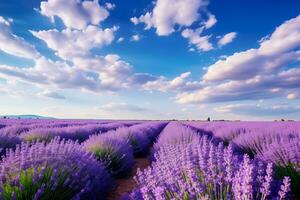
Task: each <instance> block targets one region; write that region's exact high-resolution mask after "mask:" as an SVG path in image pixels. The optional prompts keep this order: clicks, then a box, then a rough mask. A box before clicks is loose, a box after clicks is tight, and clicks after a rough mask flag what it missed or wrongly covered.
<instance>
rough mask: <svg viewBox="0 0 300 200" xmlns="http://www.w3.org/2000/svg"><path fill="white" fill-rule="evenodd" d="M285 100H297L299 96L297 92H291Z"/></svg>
mask: <svg viewBox="0 0 300 200" xmlns="http://www.w3.org/2000/svg"><path fill="white" fill-rule="evenodd" d="M286 98H287V99H290V100H293V99H298V98H300V95H299V93H297V92H293V93H289V94H288V95H287V96H286Z"/></svg>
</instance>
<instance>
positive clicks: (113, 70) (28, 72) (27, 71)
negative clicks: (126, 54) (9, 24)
mask: <svg viewBox="0 0 300 200" xmlns="http://www.w3.org/2000/svg"><path fill="white" fill-rule="evenodd" d="M131 74H132V67H131V65H130V64H128V63H126V62H124V61H122V60H120V58H119V57H118V56H117V55H106V56H105V57H100V56H98V57H96V58H90V59H88V58H76V60H74V64H69V63H67V62H61V61H56V62H54V61H51V60H48V59H46V58H44V57H42V58H39V59H37V60H36V63H35V65H34V66H33V67H31V68H18V67H12V66H5V65H0V77H2V78H4V79H7V80H12V79H15V80H18V81H25V82H29V83H33V84H35V85H37V86H38V87H42V88H48V87H55V88H58V89H70V88H72V89H83V90H89V91H94V92H99V91H102V90H106V91H115V90H118V89H120V88H126V87H127V82H126V79H127V78H128V76H131Z"/></svg>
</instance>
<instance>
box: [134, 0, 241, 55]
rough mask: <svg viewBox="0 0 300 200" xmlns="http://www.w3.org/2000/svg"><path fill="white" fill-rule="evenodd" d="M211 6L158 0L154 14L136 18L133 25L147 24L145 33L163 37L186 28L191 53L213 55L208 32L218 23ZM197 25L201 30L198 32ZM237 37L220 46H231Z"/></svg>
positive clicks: (202, 1) (199, 0) (200, 0)
mask: <svg viewBox="0 0 300 200" xmlns="http://www.w3.org/2000/svg"><path fill="white" fill-rule="evenodd" d="M208 3H209V1H208V0H157V1H155V3H154V8H153V10H152V11H150V12H146V13H145V14H144V15H141V16H139V17H136V16H135V17H132V18H130V21H131V22H132V23H133V24H134V25H138V24H140V23H143V24H145V30H148V29H151V28H155V29H156V34H157V35H159V36H167V35H170V34H171V33H173V32H175V31H177V30H181V28H184V31H182V32H181V35H182V37H184V38H186V39H187V40H188V41H189V45H190V47H189V51H195V49H197V50H198V51H210V50H212V49H214V48H213V44H212V43H211V42H210V41H209V40H210V38H211V35H206V34H205V33H204V31H205V30H207V29H210V28H212V27H213V26H214V25H215V24H216V23H217V21H218V20H217V18H216V16H215V15H213V14H212V13H210V12H209V11H208V9H207V5H208ZM193 24H198V25H200V27H199V28H197V29H194V28H193V27H192V25H193ZM235 36H236V33H235V32H232V33H229V34H226V35H225V36H224V38H222V39H221V40H220V44H219V45H221V46H224V45H226V44H228V43H230V42H231V41H232V40H233V39H234V38H235Z"/></svg>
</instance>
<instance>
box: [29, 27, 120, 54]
mask: <svg viewBox="0 0 300 200" xmlns="http://www.w3.org/2000/svg"><path fill="white" fill-rule="evenodd" d="M117 30H118V27H112V28H106V29H101V28H99V27H97V26H93V25H89V26H87V27H86V28H85V29H83V30H71V29H65V30H62V31H61V32H60V31H58V30H56V29H52V30H47V31H31V32H32V34H33V35H34V36H35V37H37V38H39V39H41V40H43V41H45V42H46V44H47V46H48V47H49V48H51V49H53V50H54V51H56V54H57V55H58V56H59V57H61V58H63V59H71V58H73V57H78V56H86V55H88V54H89V51H90V50H91V49H93V48H101V47H103V46H105V45H109V44H111V43H112V41H113V40H114V33H115V31H117Z"/></svg>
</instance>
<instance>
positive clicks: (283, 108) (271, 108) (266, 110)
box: [214, 104, 300, 116]
mask: <svg viewBox="0 0 300 200" xmlns="http://www.w3.org/2000/svg"><path fill="white" fill-rule="evenodd" d="M214 110H215V111H216V112H219V113H230V114H239V115H252V116H273V115H279V116H285V115H287V114H291V113H299V112H300V109H299V108H297V107H294V106H289V105H286V104H274V105H255V104H228V105H223V106H219V107H215V108H214Z"/></svg>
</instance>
